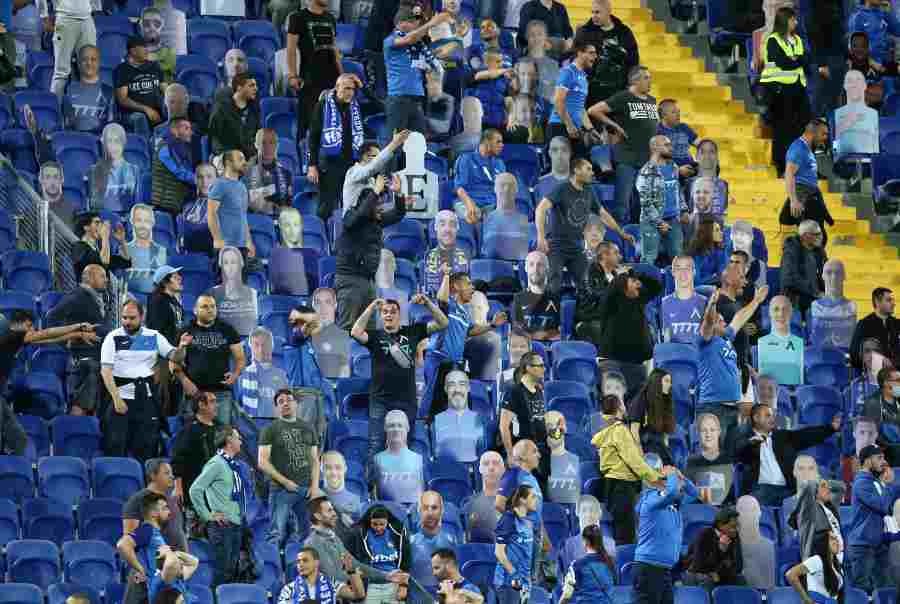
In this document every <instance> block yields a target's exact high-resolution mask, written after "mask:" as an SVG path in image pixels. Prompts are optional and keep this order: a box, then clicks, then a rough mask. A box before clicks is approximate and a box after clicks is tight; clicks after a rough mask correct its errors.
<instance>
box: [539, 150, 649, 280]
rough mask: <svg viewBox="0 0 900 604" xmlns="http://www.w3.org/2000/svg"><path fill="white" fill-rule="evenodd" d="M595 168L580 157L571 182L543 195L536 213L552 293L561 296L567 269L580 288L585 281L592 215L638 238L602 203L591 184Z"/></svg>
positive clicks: (627, 238)
mask: <svg viewBox="0 0 900 604" xmlns="http://www.w3.org/2000/svg"><path fill="white" fill-rule="evenodd" d="M593 180H594V167H593V166H592V165H591V162H590V160H587V159H584V158H577V159H576V160H575V161H574V162H573V163H572V176H570V177H569V181H568V182H565V183H563V184H561V185H559V187H557V188H556V190H554V191H553V192H552V193H550V195H549V196H547V197H545V198H543V199H542V200H541V202H540V203H539V204H538V207H537V209H536V210H535V212H534V216H535V219H534V222H535V225H536V226H537V247H538V250H540V251H541V252H543V253H545V254H549V256H550V258H549V260H550V283H549V286H550V292H551V294H552V295H555V296H559V290H560V282H561V279H562V270H563V268H566V269H568V272H569V274H570V275H571V276H572V278H573V280H574V281H575V285H576V287H577V286H578V285H580V284H581V282H582V281H584V277H585V273H586V271H587V257H586V256H585V255H584V227H585V225H586V224H587V221H588V216H589V214H599V216H600V221H601V222H602V223H603V224H605V225H606V226H607V228H610V229H612V230H613V231H615V232H616V233H618V234H619V236H620V237H622V239H625V240H626V241H629V242H631V243H632V244H634V237H632V236H631V235H630V234H628V233H626V232H625V231H624V230H623V229H622V227H620V226H619V223H617V222H616V221H615V219H614V218H613V217H612V216H610V214H609V212H607V211H606V210H605V209H604V208H603V207H602V206H601V205H600V201H599V200H598V199H597V196H596V195H595V194H594V190H593V189H592V188H591V183H592V182H593ZM551 208H553V233H552V235H551V236H550V237H549V240H548V237H547V212H548V211H549V210H550V209H551Z"/></svg>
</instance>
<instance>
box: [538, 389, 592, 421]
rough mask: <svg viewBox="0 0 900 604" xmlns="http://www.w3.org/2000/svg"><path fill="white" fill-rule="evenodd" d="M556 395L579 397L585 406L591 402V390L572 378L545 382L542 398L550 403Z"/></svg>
mask: <svg viewBox="0 0 900 604" xmlns="http://www.w3.org/2000/svg"><path fill="white" fill-rule="evenodd" d="M557 397H567V398H574V399H581V400H583V401H584V404H585V406H586V407H589V406H591V404H592V403H591V391H590V389H589V388H588V387H587V386H586V385H585V384H584V383H583V382H577V381H572V380H549V381H547V382H545V383H544V399H545V400H546V401H547V402H548V403H551V402H553V399H555V398H557ZM579 425H580V422H579Z"/></svg>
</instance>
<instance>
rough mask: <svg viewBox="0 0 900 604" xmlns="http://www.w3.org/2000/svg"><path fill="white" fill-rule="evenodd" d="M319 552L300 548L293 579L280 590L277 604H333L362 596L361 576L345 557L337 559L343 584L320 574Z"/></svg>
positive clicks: (311, 548) (308, 548) (363, 588)
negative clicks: (290, 603) (345, 579)
mask: <svg viewBox="0 0 900 604" xmlns="http://www.w3.org/2000/svg"><path fill="white" fill-rule="evenodd" d="M320 564H321V562H320V560H319V552H318V551H316V549H315V548H313V547H304V548H303V549H301V550H300V552H299V553H298V554H297V576H296V578H295V579H294V580H293V581H292V582H290V583H287V584H286V585H285V586H284V587H282V588H281V592H280V593H279V594H278V602H279V604H287V603H288V602H309V601H313V602H322V603H323V604H324V603H326V602H327V603H332V604H333V603H335V602H337V601H338V599H341V600H349V601H356V600H362V599H363V598H364V597H365V596H366V587H365V585H363V580H362V573H360V571H359V568H358V567H356V566H354V564H353V560H352V559H350V558H349V557H344V558H342V559H341V570H342V571H343V574H344V575H346V577H347V581H348V582H346V583H343V582H340V581H338V580H337V579H336V578H335V577H330V576H328V575H325V574H323V573H321V572H320V570H319V565H320Z"/></svg>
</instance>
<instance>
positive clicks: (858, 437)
mask: <svg viewBox="0 0 900 604" xmlns="http://www.w3.org/2000/svg"><path fill="white" fill-rule="evenodd" d="M877 439H878V424H876V423H875V422H874V421H872V420H870V419H868V418H864V417H859V418H857V419H856V420H855V422H854V424H853V440H854V441H855V442H854V444H855V445H856V455H857V456H859V452H860V451H862V450H863V449H865V448H866V447H868V446H869V445H874V444H875V441H876V440H877Z"/></svg>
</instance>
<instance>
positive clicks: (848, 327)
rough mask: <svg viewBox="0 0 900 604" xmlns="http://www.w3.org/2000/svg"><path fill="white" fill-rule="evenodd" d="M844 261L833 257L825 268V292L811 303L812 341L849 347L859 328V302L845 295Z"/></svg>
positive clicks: (823, 276) (823, 277) (823, 273)
mask: <svg viewBox="0 0 900 604" xmlns="http://www.w3.org/2000/svg"><path fill="white" fill-rule="evenodd" d="M845 278H846V272H845V271H844V263H843V262H842V261H841V260H838V259H836V258H832V259H831V260H829V261H828V262H826V263H825V266H824V267H823V269H822V281H823V282H824V283H825V295H824V296H822V297H820V298H816V300H814V301H813V303H812V306H811V307H810V310H811V313H810V316H811V323H810V341H812V342H816V343H817V344H819V345H825V346H831V347H834V348H843V349H845V350H849V348H850V341H851V338H852V337H853V330H854V329H855V328H856V302H854V301H853V300H849V299H847V297H846V296H845V295H844V279H845Z"/></svg>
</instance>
